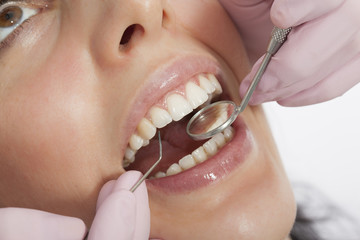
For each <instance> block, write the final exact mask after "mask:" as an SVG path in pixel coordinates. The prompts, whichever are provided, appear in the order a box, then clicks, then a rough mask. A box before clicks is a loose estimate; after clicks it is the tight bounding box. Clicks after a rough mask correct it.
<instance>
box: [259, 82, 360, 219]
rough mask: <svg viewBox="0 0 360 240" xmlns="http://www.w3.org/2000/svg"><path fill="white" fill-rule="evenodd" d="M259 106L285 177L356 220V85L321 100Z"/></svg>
mask: <svg viewBox="0 0 360 240" xmlns="http://www.w3.org/2000/svg"><path fill="white" fill-rule="evenodd" d="M264 108H265V111H266V113H267V116H268V119H269V122H270V125H271V128H272V131H273V134H274V138H275V140H276V142H277V145H278V148H279V152H280V155H281V157H282V160H283V162H284V166H285V169H286V171H287V173H288V176H289V179H290V181H296V182H298V181H301V182H305V183H310V184H312V185H314V186H315V187H316V188H317V189H320V190H321V192H322V193H324V194H325V195H326V196H327V197H328V198H329V199H330V200H331V201H332V202H335V203H336V204H337V205H338V206H340V207H341V208H342V209H344V210H345V211H347V212H348V213H350V214H352V215H353V216H354V217H356V218H357V219H358V220H359V221H360V84H358V85H357V86H355V87H354V88H352V89H351V90H350V91H348V92H347V93H346V94H344V95H343V96H341V97H338V98H336V99H333V100H331V101H328V102H325V103H321V104H316V105H312V106H306V107H296V108H289V107H281V106H279V105H278V104H277V103H266V104H264Z"/></svg>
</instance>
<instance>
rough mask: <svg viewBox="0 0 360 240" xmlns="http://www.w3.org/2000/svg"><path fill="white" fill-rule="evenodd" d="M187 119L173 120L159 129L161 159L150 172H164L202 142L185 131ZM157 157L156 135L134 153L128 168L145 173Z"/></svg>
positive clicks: (157, 144) (157, 141)
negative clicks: (193, 138) (133, 159)
mask: <svg viewBox="0 0 360 240" xmlns="http://www.w3.org/2000/svg"><path fill="white" fill-rule="evenodd" d="M186 124H187V120H186V119H185V120H182V121H179V122H173V123H171V124H169V125H168V126H166V127H165V128H163V129H161V130H160V133H161V143H162V160H161V161H160V163H159V165H158V166H157V167H156V168H155V169H154V170H153V172H152V174H151V175H153V174H155V173H156V172H158V171H163V172H166V170H167V169H168V168H169V167H170V166H171V165H172V164H173V163H177V162H178V161H179V160H180V159H181V158H182V157H184V156H186V155H187V154H190V153H191V152H192V151H193V150H195V149H196V148H198V147H199V146H201V145H202V144H203V142H198V141H194V140H192V139H191V138H190V137H189V136H188V135H187V134H186V131H185V129H186V128H185V127H186ZM158 159H159V140H158V138H157V135H156V136H155V137H154V138H153V139H152V140H151V141H150V144H149V145H148V146H146V147H143V148H141V149H140V150H139V151H138V152H137V153H136V155H135V162H134V163H132V164H130V166H129V167H128V169H129V170H138V171H140V172H142V173H145V172H146V171H147V170H148V169H149V168H150V167H151V166H152V165H153V164H154V163H155V162H156V161H157V160H158Z"/></svg>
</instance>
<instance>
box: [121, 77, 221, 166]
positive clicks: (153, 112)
mask: <svg viewBox="0 0 360 240" xmlns="http://www.w3.org/2000/svg"><path fill="white" fill-rule="evenodd" d="M221 93H222V89H221V86H220V83H219V82H218V80H217V79H216V77H215V76H214V75H213V74H207V75H204V74H201V75H198V76H197V77H196V78H195V79H191V80H190V81H189V82H187V83H186V85H185V92H181V91H179V90H177V91H176V93H171V94H168V95H167V96H166V97H165V99H163V102H160V103H159V104H156V105H154V106H152V107H151V108H150V110H149V112H148V113H147V114H146V115H145V116H147V117H144V118H142V119H141V121H140V122H139V124H138V126H137V128H136V131H135V133H134V134H133V135H131V137H130V140H129V144H128V147H127V149H126V151H125V156H124V161H123V165H124V167H127V166H128V165H129V164H130V163H132V162H134V161H135V154H136V152H137V151H138V150H139V149H140V148H141V147H143V146H146V145H147V144H148V142H149V140H150V139H152V138H153V137H154V136H155V134H156V129H157V128H163V127H165V126H166V125H168V124H169V123H171V122H172V121H179V120H180V119H182V118H183V117H184V116H186V115H188V114H189V113H191V112H192V111H193V109H195V108H197V107H199V106H200V105H202V104H204V103H205V102H206V101H208V99H211V98H212V96H213V95H215V94H216V95H218V94H221ZM164 105H165V106H166V107H165V108H164V107H162V106H164Z"/></svg>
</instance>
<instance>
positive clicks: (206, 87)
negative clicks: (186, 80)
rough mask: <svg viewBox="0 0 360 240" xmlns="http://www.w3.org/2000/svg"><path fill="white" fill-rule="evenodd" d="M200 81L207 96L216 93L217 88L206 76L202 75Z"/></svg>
mask: <svg viewBox="0 0 360 240" xmlns="http://www.w3.org/2000/svg"><path fill="white" fill-rule="evenodd" d="M198 79H199V85H200V87H201V88H202V89H204V90H205V92H206V93H207V94H212V93H214V92H215V90H216V88H215V86H214V85H213V84H212V83H211V82H210V81H209V80H208V79H207V78H206V77H205V76H204V75H200V76H199V78H198Z"/></svg>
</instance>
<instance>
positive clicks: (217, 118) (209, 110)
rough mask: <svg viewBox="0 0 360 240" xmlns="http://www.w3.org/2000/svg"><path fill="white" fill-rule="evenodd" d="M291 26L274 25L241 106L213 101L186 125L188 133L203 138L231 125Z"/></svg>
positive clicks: (245, 104)
mask: <svg viewBox="0 0 360 240" xmlns="http://www.w3.org/2000/svg"><path fill="white" fill-rule="evenodd" d="M290 31H291V28H287V29H281V28H278V27H274V29H273V30H272V32H271V38H270V42H269V45H268V48H267V51H266V54H265V57H264V59H263V60H262V62H261V64H260V67H259V69H258V71H257V72H256V74H255V76H254V78H253V80H252V82H251V84H250V86H249V88H248V90H247V92H246V94H245V96H244V98H243V99H242V101H241V103H240V105H239V106H237V105H236V104H235V103H234V102H232V101H219V102H215V103H212V104H210V105H208V106H206V107H204V108H203V109H201V110H200V111H198V112H197V113H196V114H195V115H194V116H193V117H192V118H191V119H190V121H189V122H188V124H187V126H186V132H187V134H188V135H189V136H190V137H191V138H192V139H194V140H203V139H207V138H210V137H212V136H214V135H215V134H217V133H219V132H222V131H223V130H225V128H227V127H229V126H230V125H231V124H232V123H233V122H234V121H235V119H236V118H237V116H238V115H239V114H240V113H241V112H242V111H244V109H245V108H246V106H247V105H248V102H249V100H250V98H251V96H252V94H253V92H254V91H255V88H256V86H257V84H258V83H259V81H260V79H261V77H262V76H263V74H264V72H265V70H266V67H267V66H268V64H269V63H270V60H271V58H272V56H274V54H275V53H276V52H277V51H278V50H279V49H280V47H281V46H282V45H283V43H284V42H285V41H286V38H287V35H288V34H289V33H290Z"/></svg>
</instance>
